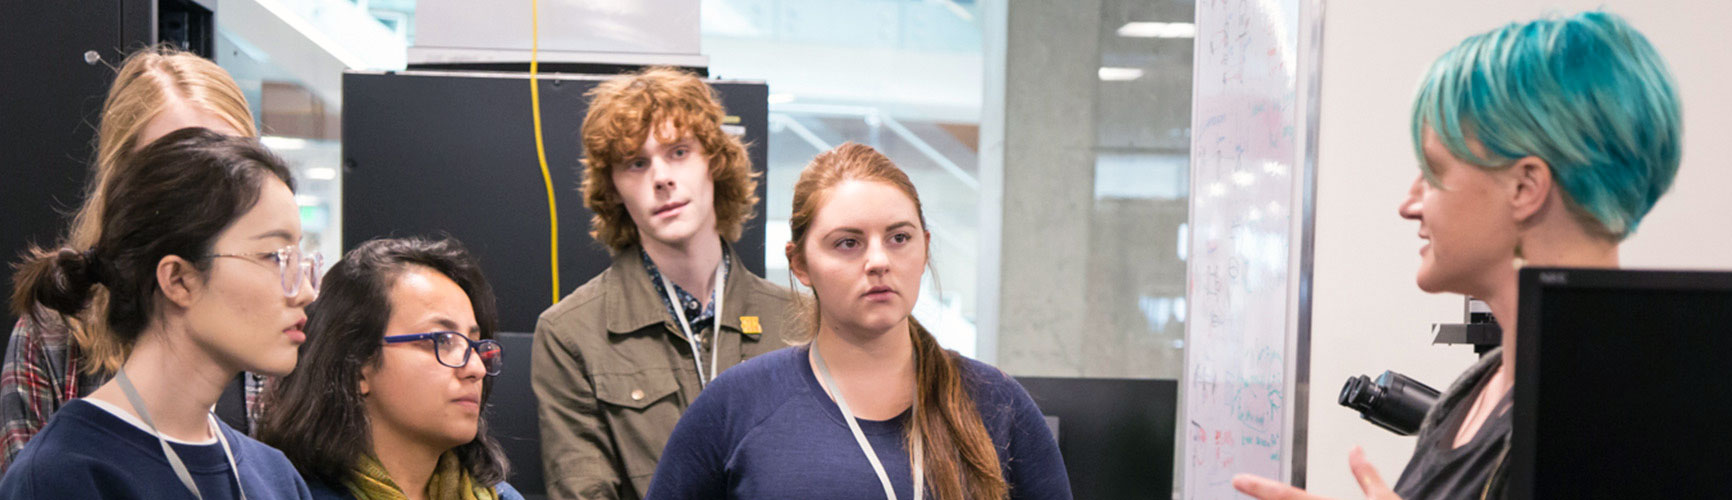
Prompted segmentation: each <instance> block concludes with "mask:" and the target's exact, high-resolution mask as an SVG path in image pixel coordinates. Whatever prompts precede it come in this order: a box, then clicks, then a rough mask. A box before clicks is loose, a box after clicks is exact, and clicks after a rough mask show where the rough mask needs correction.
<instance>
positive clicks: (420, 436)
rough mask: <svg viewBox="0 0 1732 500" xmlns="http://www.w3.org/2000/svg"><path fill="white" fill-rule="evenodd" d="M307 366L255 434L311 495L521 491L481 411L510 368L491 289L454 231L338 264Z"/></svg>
mask: <svg viewBox="0 0 1732 500" xmlns="http://www.w3.org/2000/svg"><path fill="white" fill-rule="evenodd" d="M321 293H322V298H321V299H320V300H319V301H318V302H315V303H313V305H312V306H311V307H309V308H308V309H307V335H308V337H309V339H310V340H308V341H307V343H306V345H303V346H301V357H302V359H303V361H302V362H301V367H300V368H299V369H297V370H295V372H294V373H293V374H290V375H289V376H287V377H284V378H282V379H281V380H279V381H277V382H276V383H273V384H272V385H271V387H270V388H269V389H267V390H266V392H265V396H264V401H263V402H262V403H261V405H262V406H263V407H264V408H265V411H264V414H265V416H264V418H263V420H262V421H261V422H260V424H259V433H258V437H259V439H260V440H261V441H264V442H265V443H268V444H270V445H272V446H275V447H277V448H279V449H281V450H283V453H285V454H287V455H288V457H289V460H290V461H292V462H294V464H295V466H296V467H297V468H299V469H300V470H301V473H302V474H303V476H304V477H305V478H306V480H307V483H308V484H309V485H310V486H311V488H312V491H313V497H314V498H343V499H347V498H354V499H359V500H372V499H411V500H419V499H433V500H458V499H461V500H471V499H483V500H485V499H494V498H503V499H520V498H522V496H521V495H519V494H518V493H517V491H516V490H514V489H512V488H511V486H510V485H509V484H506V483H505V482H504V479H505V477H506V470H507V465H506V461H505V457H504V455H503V452H502V451H501V450H500V448H499V446H498V444H496V443H495V442H494V441H493V439H492V438H491V437H489V436H488V434H487V422H486V420H485V419H483V418H482V409H483V408H484V407H485V405H486V403H487V393H488V389H489V387H490V386H491V376H493V375H497V374H499V372H500V370H501V369H503V367H504V361H505V360H504V357H503V352H502V351H501V350H500V347H499V343H498V342H497V341H494V340H493V335H494V332H495V330H496V325H497V324H498V309H496V308H495V306H494V300H493V289H492V287H490V286H488V284H487V279H486V278H484V277H483V276H482V275H481V266H480V264H479V263H477V262H476V261H475V259H474V258H473V257H471V256H470V255H469V252H468V251H466V250H464V248H463V246H462V244H460V243H458V242H457V241H456V240H453V239H443V240H426V239H419V238H406V239H378V240H372V241H368V242H365V243H362V244H361V245H360V246H359V247H356V248H355V249H354V250H351V251H349V253H348V254H347V255H345V256H344V257H343V260H341V261H339V262H337V264H336V265H335V266H332V267H331V270H330V273H329V275H328V276H327V277H326V279H325V283H324V284H323V288H322V289H321Z"/></svg>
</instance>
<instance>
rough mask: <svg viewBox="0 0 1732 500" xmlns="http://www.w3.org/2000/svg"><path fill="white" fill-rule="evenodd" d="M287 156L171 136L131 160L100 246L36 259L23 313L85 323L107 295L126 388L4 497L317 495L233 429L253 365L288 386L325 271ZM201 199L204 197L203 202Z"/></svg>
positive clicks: (66, 425)
mask: <svg viewBox="0 0 1732 500" xmlns="http://www.w3.org/2000/svg"><path fill="white" fill-rule="evenodd" d="M293 189H294V188H293V181H292V180H290V177H289V171H288V169H287V168H286V167H285V166H284V165H283V162H282V160H280V159H278V158H277V157H275V156H273V155H271V153H270V152H269V151H267V150H265V149H264V148H263V147H262V146H260V145H259V144H258V142H257V141H255V140H252V139H244V138H237V137H230V136H225V135H222V134H219V133H216V132H212V131H210V130H206V129H182V130H178V131H175V132H172V133H170V134H168V135H166V136H164V137H162V138H161V139H158V140H157V141H156V142H154V143H152V144H151V145H149V146H147V147H145V148H144V150H142V151H139V152H138V153H137V154H136V155H132V156H131V157H129V158H127V159H126V160H124V161H123V164H122V165H120V166H119V168H117V169H116V171H115V174H114V177H113V178H112V179H110V182H109V184H108V189H107V190H106V191H105V192H103V193H102V196H103V200H102V201H103V205H102V206H103V211H102V218H101V220H102V230H101V233H100V234H101V236H100V238H98V239H97V240H96V243H95V245H94V246H92V247H90V249H89V250H85V251H78V250H74V249H71V248H61V249H57V250H43V249H35V250H33V251H32V252H31V253H30V254H29V255H28V256H27V257H26V258H25V260H24V261H23V262H22V263H20V264H18V266H17V268H18V274H17V277H16V288H15V289H14V291H13V294H12V307H13V310H14V311H16V312H17V313H18V314H20V315H27V314H46V313H44V312H43V311H44V309H39V308H38V307H37V305H38V304H40V305H41V306H42V307H44V308H46V309H47V310H51V311H53V312H57V313H60V314H65V315H68V316H77V315H79V314H80V313H82V312H83V311H84V309H85V308H86V307H88V306H89V305H90V302H91V296H92V295H93V294H95V293H97V291H99V290H100V291H105V292H106V293H107V296H108V299H107V300H108V301H107V309H106V314H104V315H103V316H102V317H101V318H100V319H101V320H102V321H104V323H105V326H106V328H105V329H104V330H103V331H104V332H106V334H107V335H110V336H112V338H110V339H106V340H107V341H110V342H114V343H116V344H118V345H120V346H122V347H124V348H125V350H126V352H128V353H129V354H128V355H127V356H126V358H125V361H124V362H123V363H121V365H120V366H119V367H118V369H117V370H116V371H115V376H114V379H112V380H110V381H108V382H107V383H105V384H103V385H102V386H101V387H99V388H97V389H96V391H95V392H93V393H91V394H90V395H89V396H87V397H85V398H82V399H77V400H73V401H71V402H68V403H66V405H65V406H63V407H61V408H60V411H59V412H57V413H55V414H54V417H53V419H52V420H50V421H49V422H48V425H46V426H44V427H43V428H42V430H41V432H40V433H38V434H37V435H36V436H35V437H34V438H33V439H31V440H30V443H29V444H28V445H26V446H25V447H24V449H23V451H22V452H20V453H19V454H18V456H17V459H16V460H15V461H14V462H13V463H12V465H11V467H10V468H9V469H7V471H6V475H5V477H4V478H0V498H165V497H172V498H184V497H186V496H188V493H190V496H192V497H194V498H199V499H201V500H202V499H206V498H249V499H276V498H308V490H307V486H306V484H305V483H304V482H302V480H301V478H300V476H299V475H298V474H295V470H294V467H293V466H292V465H290V463H289V461H288V460H287V459H285V458H284V456H283V454H282V453H280V452H278V451H277V450H273V449H271V448H270V447H267V446H265V445H263V444H260V443H259V442H258V441H254V440H252V439H251V438H248V437H247V436H246V435H245V434H242V433H240V432H238V431H235V430H234V429H233V428H230V427H229V426H228V425H226V424H224V423H222V422H221V421H219V420H218V419H217V418H216V416H215V415H214V414H213V413H212V411H211V409H212V406H213V405H215V404H216V402H217V398H218V397H219V396H220V395H221V394H222V392H223V388H224V387H226V386H227V385H228V384H229V383H230V382H231V381H233V380H234V379H235V377H236V376H237V375H239V374H240V373H241V372H242V371H243V370H244V371H251V372H256V373H262V374H266V375H273V376H280V375H284V374H287V373H289V371H290V370H292V369H294V368H295V362H296V352H295V348H296V347H297V346H299V345H300V344H301V342H303V341H305V339H306V335H305V334H303V333H302V331H301V328H302V326H303V325H304V324H305V323H306V315H305V313H304V312H303V309H304V308H305V307H306V306H307V304H308V303H310V302H312V301H313V298H314V295H315V294H316V293H317V287H318V281H317V279H316V278H317V276H318V275H317V274H316V273H314V272H313V271H312V266H311V262H310V261H312V260H316V259H306V258H303V257H302V256H301V253H300V247H299V244H300V240H301V218H300V209H299V208H298V207H297V206H296V205H295V199H294V191H293ZM194 193H196V194H194Z"/></svg>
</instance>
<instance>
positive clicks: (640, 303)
mask: <svg viewBox="0 0 1732 500" xmlns="http://www.w3.org/2000/svg"><path fill="white" fill-rule="evenodd" d="M641 251H642V249H641V248H640V247H639V246H638V245H632V246H631V247H628V248H625V249H623V250H620V251H618V252H614V255H613V264H612V265H611V266H610V267H609V269H611V270H612V271H613V272H610V273H607V278H606V281H604V282H603V285H605V290H606V296H605V298H604V299H603V303H604V304H606V305H607V313H606V314H607V331H608V333H610V334H615V335H622V334H627V333H632V332H635V331H638V330H642V329H643V328H644V327H647V326H650V325H654V324H656V323H664V324H667V325H668V326H669V327H673V328H674V329H676V330H677V329H678V326H676V325H674V324H673V322H674V320H673V318H672V317H670V316H668V309H667V305H666V304H663V303H662V298H661V297H660V296H658V295H656V289H655V286H654V285H652V284H651V283H650V276H649V271H648V270H646V269H644V266H643V258H642V257H641V256H640V254H639V252H641ZM722 252H724V253H726V254H727V255H728V257H729V258H728V259H727V260H728V261H729V264H728V281H727V283H724V284H723V286H722V294H723V295H725V296H726V298H725V299H723V301H724V303H723V304H722V305H723V306H724V307H725V308H727V310H726V311H717V313H718V314H717V315H716V316H717V320H718V321H720V322H721V325H722V326H723V327H726V328H729V329H731V330H733V331H736V332H737V331H740V315H741V314H740V311H743V310H745V308H747V307H748V303H749V302H750V299H748V298H747V297H746V291H747V290H748V288H747V287H748V286H750V283H749V281H748V280H751V279H752V278H753V277H755V276H756V275H753V274H752V272H751V271H749V270H747V269H746V264H745V262H742V261H741V259H740V255H739V253H737V252H735V251H734V247H733V245H730V244H728V242H726V241H724V242H722Z"/></svg>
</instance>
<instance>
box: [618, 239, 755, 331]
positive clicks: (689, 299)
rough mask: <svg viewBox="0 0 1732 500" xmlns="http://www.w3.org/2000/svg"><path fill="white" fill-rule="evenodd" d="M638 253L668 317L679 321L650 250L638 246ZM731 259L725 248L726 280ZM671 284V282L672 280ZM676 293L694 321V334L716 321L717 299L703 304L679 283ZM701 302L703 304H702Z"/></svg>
mask: <svg viewBox="0 0 1732 500" xmlns="http://www.w3.org/2000/svg"><path fill="white" fill-rule="evenodd" d="M638 254H639V255H642V256H643V268H644V271H647V272H649V279H650V284H651V285H654V286H655V289H656V297H660V298H661V299H662V305H663V306H666V307H667V312H668V317H669V318H672V319H673V320H674V322H675V323H678V322H679V320H680V319H679V315H678V314H676V313H674V305H673V303H671V302H668V292H667V288H665V287H663V286H662V273H661V270H660V269H657V268H656V263H655V261H654V260H652V259H650V255H649V252H647V251H644V250H643V248H642V247H639V248H638ZM730 260H731V257H729V256H728V252H727V250H726V249H724V250H723V251H722V280H723V281H726V280H727V279H728V272H729V271H732V270H733V269H732V267H731V265H730ZM670 284H671V282H670ZM722 285H723V284H722V283H717V284H716V286H722ZM674 295H675V296H677V297H679V299H680V305H681V308H682V309H685V313H686V318H687V319H690V320H691V321H692V332H693V333H694V334H696V332H699V331H703V329H705V328H708V327H710V325H711V324H712V323H714V322H715V319H716V303H715V301H711V302H710V303H708V304H703V301H700V300H698V298H697V297H696V296H693V295H692V294H691V293H688V292H686V290H685V289H684V288H680V286H679V285H674ZM699 304H703V305H701V306H700V305H699Z"/></svg>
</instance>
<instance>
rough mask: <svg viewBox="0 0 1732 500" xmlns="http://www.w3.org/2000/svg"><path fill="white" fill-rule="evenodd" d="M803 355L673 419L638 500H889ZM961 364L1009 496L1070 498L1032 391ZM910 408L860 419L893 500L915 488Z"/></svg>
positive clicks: (778, 356)
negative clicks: (907, 434)
mask: <svg viewBox="0 0 1732 500" xmlns="http://www.w3.org/2000/svg"><path fill="white" fill-rule="evenodd" d="M806 356H807V348H806V347H792V348H787V349H782V350H779V351H776V352H773V353H770V354H765V355H763V356H759V357H757V358H753V359H751V360H749V361H747V362H745V363H744V364H741V365H739V366H736V367H734V368H730V369H728V370H727V371H725V372H722V375H721V377H719V378H717V379H716V380H715V381H714V382H711V383H710V384H709V386H708V387H705V388H704V392H703V393H702V394H701V395H699V396H698V399H697V401H695V402H693V403H692V406H691V408H690V409H688V410H686V413H685V415H684V416H682V417H680V423H679V425H677V426H675V427H674V433H673V436H672V437H670V438H669V439H668V444H667V447H666V448H664V449H663V450H662V456H661V461H660V462H659V464H658V465H657V467H656V473H655V478H654V482H652V483H651V484H650V490H649V494H648V495H646V497H645V498H648V499H687V498H752V499H780V498H789V499H795V498H798V499H809V498H862V499H873V498H884V488H883V487H882V486H880V485H879V483H878V476H877V474H876V473H874V472H873V470H872V465H871V463H870V462H868V461H867V460H866V455H865V453H864V452H862V451H861V450H860V446H859V445H858V444H856V443H855V441H854V435H853V434H852V433H851V432H850V431H849V430H848V424H847V422H846V421H845V420H843V418H842V412H841V410H839V409H837V408H836V403H835V402H833V401H831V400H830V397H829V396H828V395H827V394H825V392H824V389H823V388H822V386H820V385H818V379H817V377H816V376H815V375H814V374H813V373H812V367H811V364H810V363H808V362H807V361H806ZM958 366H959V368H961V372H962V378H963V385H964V387H966V388H967V390H968V393H969V394H970V395H971V396H972V397H973V398H974V403H975V407H976V408H978V409H979V411H980V416H981V420H982V421H983V422H984V423H985V425H986V431H987V433H988V434H990V435H991V436H992V443H993V444H994V445H995V446H996V447H997V448H998V461H999V467H1001V470H1002V471H1003V472H1004V478H1005V481H1006V482H1008V483H1009V484H1010V496H1011V498H1016V499H1022V498H1030V499H1068V498H1071V494H1070V481H1069V479H1068V477H1067V476H1066V475H1065V469H1064V459H1063V458H1061V457H1060V456H1059V451H1058V445H1057V443H1055V442H1054V441H1053V437H1052V433H1051V431H1048V430H1047V426H1046V420H1045V419H1044V418H1043V417H1042V416H1041V414H1040V409H1039V408H1037V407H1035V404H1034V400H1033V399H1031V398H1029V396H1028V392H1027V391H1024V390H1023V389H1022V386H1021V385H1018V384H1017V383H1016V381H1015V380H1013V379H1011V378H1010V377H1009V376H1008V375H1005V374H1004V372H1001V371H999V370H998V369H997V368H994V367H992V366H991V365H987V364H985V363H981V362H979V361H974V360H969V359H965V360H963V361H961V362H960V363H959V364H958ZM911 414H912V412H911V411H905V412H903V413H902V414H901V415H898V416H896V417H895V418H892V419H890V420H878V421H875V420H864V419H861V420H860V428H861V430H862V431H864V432H865V434H866V439H867V441H869V442H871V443H872V449H873V450H874V452H876V454H877V455H878V460H879V461H880V462H881V463H883V464H884V469H885V472H886V473H887V474H889V476H890V482H891V483H892V486H893V487H894V488H895V489H896V495H897V498H900V499H909V498H911V495H910V492H911V491H912V490H913V489H914V485H913V481H914V480H913V477H912V475H911V474H910V465H909V457H908V451H907V448H906V447H905V446H904V442H903V428H904V426H906V425H908V423H909V419H910V417H911ZM928 486H929V487H928V490H930V489H931V488H930V485H928Z"/></svg>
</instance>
